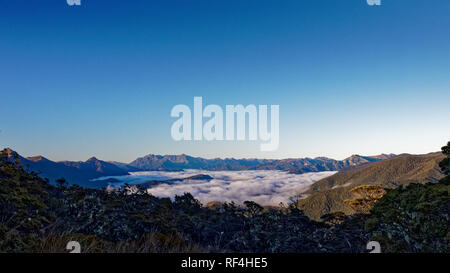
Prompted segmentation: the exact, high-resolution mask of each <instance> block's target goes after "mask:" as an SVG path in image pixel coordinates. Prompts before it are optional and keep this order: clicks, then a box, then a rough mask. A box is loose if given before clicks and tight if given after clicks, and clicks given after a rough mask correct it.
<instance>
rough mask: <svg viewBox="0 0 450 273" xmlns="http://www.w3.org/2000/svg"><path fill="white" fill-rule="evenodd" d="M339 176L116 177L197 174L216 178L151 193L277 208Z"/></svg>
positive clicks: (222, 173)
mask: <svg viewBox="0 0 450 273" xmlns="http://www.w3.org/2000/svg"><path fill="white" fill-rule="evenodd" d="M334 173H336V172H314V173H304V174H290V173H287V172H282V171H265V170H264V171H262V170H259V171H202V170H185V171H181V172H158V171H152V172H136V173H132V174H131V175H128V176H115V177H113V178H116V179H118V180H120V181H121V182H122V183H128V184H136V183H142V182H146V181H149V180H167V179H171V178H186V177H190V176H193V175H197V174H206V175H209V176H211V177H213V178H214V179H213V180H210V181H201V180H189V179H186V180H183V181H181V182H176V183H174V184H159V185H156V186H154V187H152V188H150V189H148V192H149V193H150V194H152V195H154V196H158V197H170V198H173V197H174V196H175V195H182V194H184V193H186V192H189V193H191V194H192V195H193V196H194V197H195V198H196V199H198V200H200V202H202V203H203V204H206V203H208V202H210V201H222V202H224V201H226V202H231V201H234V202H235V203H237V204H241V203H242V202H244V201H246V200H252V201H255V202H257V203H259V204H261V205H273V206H277V205H279V203H280V202H283V203H284V204H288V203H289V202H290V200H291V198H292V197H294V196H296V195H299V194H301V193H302V192H304V191H305V190H307V188H308V187H309V186H310V185H311V184H313V183H314V182H316V181H318V180H320V179H322V178H325V177H328V176H330V175H332V174H334Z"/></svg>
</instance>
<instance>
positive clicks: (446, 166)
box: [439, 141, 450, 175]
mask: <svg viewBox="0 0 450 273" xmlns="http://www.w3.org/2000/svg"><path fill="white" fill-rule="evenodd" d="M441 149H442V153H443V154H444V155H446V156H447V157H446V158H444V160H442V161H441V162H440V163H439V167H441V170H442V171H443V172H444V173H445V174H446V175H449V174H450V141H449V142H448V143H447V146H444V147H442V148H441Z"/></svg>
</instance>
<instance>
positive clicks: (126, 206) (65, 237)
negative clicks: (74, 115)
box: [0, 146, 450, 253]
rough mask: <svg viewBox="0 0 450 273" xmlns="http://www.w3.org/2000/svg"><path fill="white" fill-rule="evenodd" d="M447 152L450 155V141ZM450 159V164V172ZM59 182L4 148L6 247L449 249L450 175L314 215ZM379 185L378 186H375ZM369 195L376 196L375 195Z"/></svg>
mask: <svg viewBox="0 0 450 273" xmlns="http://www.w3.org/2000/svg"><path fill="white" fill-rule="evenodd" d="M443 152H444V153H445V154H446V155H447V158H448V157H449V153H448V146H446V147H444V148H443ZM448 164H449V162H448V159H447V161H445V162H444V163H443V164H441V165H442V166H441V167H442V169H443V171H444V172H447V174H448ZM59 182H60V185H58V186H54V185H50V184H49V183H48V181H46V180H43V179H42V178H40V177H39V176H37V175H36V174H34V173H27V172H25V171H24V170H23V169H22V167H21V165H20V163H19V161H18V160H17V161H16V162H14V161H12V160H11V159H8V157H7V156H6V155H5V154H3V153H0V252H66V244H67V242H69V241H78V242H80V244H81V248H82V249H81V251H82V252H289V253H293V252H296V253H298V252H367V250H366V244H367V242H369V241H371V240H376V241H379V242H380V244H381V246H382V251H383V252H447V253H448V252H450V247H449V245H450V232H449V230H448V227H449V224H450V221H449V213H450V202H449V201H450V199H449V191H450V179H449V176H447V177H446V178H444V179H442V180H441V181H439V182H438V183H427V184H424V185H421V184H410V185H409V186H406V187H404V186H400V187H398V188H396V189H386V191H379V190H377V193H378V194H379V193H380V192H381V193H382V197H381V194H379V195H380V196H379V197H381V199H378V198H379V197H377V202H373V200H368V199H364V198H362V199H361V198H360V199H355V200H350V201H349V203H351V204H356V203H357V204H358V206H362V207H364V205H367V204H369V205H370V206H371V207H370V209H369V210H367V211H364V213H363V212H362V213H359V214H355V215H351V216H346V215H345V214H343V213H333V214H328V215H325V216H324V217H322V221H313V220H310V219H309V218H308V217H307V216H305V214H304V213H303V212H302V211H300V210H299V209H297V208H296V207H295V206H293V205H292V206H287V207H279V208H263V207H261V206H259V205H258V204H256V203H254V202H250V201H249V202H245V206H244V207H240V206H236V205H235V204H233V203H230V204H215V205H213V206H209V207H205V206H202V205H201V204H200V203H199V202H198V201H197V200H195V199H194V198H193V197H192V196H191V195H190V194H188V193H186V194H185V195H183V196H177V197H175V199H174V200H173V201H172V200H170V199H167V198H157V197H154V196H151V195H148V194H146V193H145V192H144V191H143V190H142V191H138V192H137V193H135V194H129V193H128V191H127V189H124V190H122V191H115V192H109V193H108V192H106V191H105V190H95V189H85V188H81V187H78V186H70V187H68V186H65V183H64V180H60V181H59ZM372 190H373V189H372ZM366 201H367V202H366Z"/></svg>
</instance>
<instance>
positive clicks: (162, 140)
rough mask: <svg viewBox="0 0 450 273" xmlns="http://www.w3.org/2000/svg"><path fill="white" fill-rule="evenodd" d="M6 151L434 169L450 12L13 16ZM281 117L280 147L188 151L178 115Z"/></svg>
mask: <svg viewBox="0 0 450 273" xmlns="http://www.w3.org/2000/svg"><path fill="white" fill-rule="evenodd" d="M0 4H1V5H0V6H1V8H0V95H1V97H0V98H1V102H2V103H1V107H0V130H1V132H0V146H1V147H11V148H13V149H15V150H17V151H18V152H19V153H21V154H23V155H25V156H29V155H36V154H42V155H44V156H47V157H49V158H50V159H53V160H63V159H68V160H86V159H87V158H88V157H90V156H92V155H95V156H97V157H99V158H101V159H105V160H117V161H124V162H129V161H131V160H133V159H135V158H136V157H138V156H142V155H145V154H148V153H155V154H179V153H186V154H191V155H194V156H204V157H237V158H242V157H261V158H262V157H266V158H286V157H306V156H309V157H315V156H329V157H333V158H337V159H341V158H344V157H347V156H349V155H351V154H355V153H357V154H366V155H369V154H379V153H383V152H384V153H391V152H392V153H403V152H408V153H426V152H431V151H437V150H439V149H440V147H441V146H442V145H443V144H445V143H446V142H447V141H448V140H450V126H449V125H450V124H449V117H450V107H449V101H450V1H448V0H382V5H381V6H379V7H371V6H368V5H367V4H366V1H365V0H341V1H336V0H308V1H302V0H292V1H287V0H280V1H278V0H277V1H275V0H271V1H266V0H226V1H224V0H203V1H198V0H189V1H186V0H161V1H154V0H145V1H144V0H142V1H106V0H104V1H100V0H82V5H81V6H80V7H71V6H68V5H67V4H66V2H65V0H52V1H38V0H34V1H30V0H27V1H22V0H14V1H6V0H1V1H0ZM194 96H203V100H204V103H205V104H219V105H221V106H223V107H224V106H225V105H226V104H244V105H246V104H269V105H270V104H279V105H280V147H279V149H278V150H277V151H275V152H260V151H259V142H241V143H236V142H232V143H228V142H200V143H195V142H175V141H173V140H172V138H171V136H170V127H171V125H172V122H173V121H174V119H173V118H171V117H170V110H171V108H172V107H173V106H174V105H175V104H188V105H190V106H192V104H193V97H194Z"/></svg>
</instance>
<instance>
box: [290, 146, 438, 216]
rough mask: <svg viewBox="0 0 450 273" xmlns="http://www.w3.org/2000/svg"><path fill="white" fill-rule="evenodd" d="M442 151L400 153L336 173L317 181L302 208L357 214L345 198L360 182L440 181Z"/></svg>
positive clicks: (394, 184) (387, 184) (392, 185)
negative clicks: (387, 158)
mask: <svg viewBox="0 0 450 273" xmlns="http://www.w3.org/2000/svg"><path fill="white" fill-rule="evenodd" d="M442 159H444V155H443V154H441V153H431V154H426V155H400V156H398V157H395V158H392V159H389V160H385V161H381V162H375V163H369V164H364V165H361V166H357V167H353V168H348V169H345V170H343V171H341V172H339V173H337V174H335V175H332V176H330V177H327V178H325V179H322V180H320V181H318V182H316V183H314V184H313V185H312V186H311V188H310V189H309V190H308V192H307V194H310V196H309V197H307V198H305V199H302V200H300V201H298V204H297V205H298V207H299V208H300V209H301V210H304V211H305V213H306V215H308V216H309V217H310V218H312V219H315V220H319V219H320V216H322V215H324V214H327V213H332V212H337V211H342V212H344V213H346V214H352V213H354V211H353V209H351V208H350V207H349V206H347V205H346V204H345V203H344V202H343V201H344V200H345V199H348V198H350V197H351V195H350V194H349V193H348V191H349V190H350V189H351V188H354V187H356V186H359V185H367V184H371V185H380V186H382V187H385V188H395V187H398V186H399V185H408V184H410V183H420V184H423V183H427V182H437V181H438V180H439V179H441V178H442V177H443V175H442V173H441V171H440V169H439V162H440V161H441V160H442Z"/></svg>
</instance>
